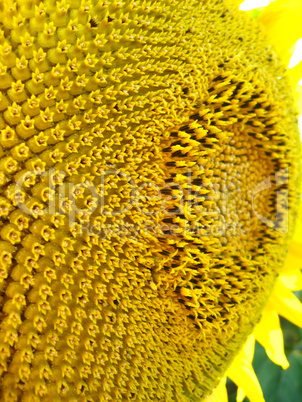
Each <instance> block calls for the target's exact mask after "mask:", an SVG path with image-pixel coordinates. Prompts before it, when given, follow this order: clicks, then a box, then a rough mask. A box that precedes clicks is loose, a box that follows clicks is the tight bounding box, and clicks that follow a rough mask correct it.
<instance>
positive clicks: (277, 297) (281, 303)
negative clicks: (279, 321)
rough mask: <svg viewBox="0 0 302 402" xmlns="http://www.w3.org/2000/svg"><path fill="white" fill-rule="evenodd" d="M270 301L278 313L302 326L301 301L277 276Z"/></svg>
mask: <svg viewBox="0 0 302 402" xmlns="http://www.w3.org/2000/svg"><path fill="white" fill-rule="evenodd" d="M270 303H271V304H273V306H274V309H275V310H276V311H277V312H278V313H279V314H280V315H282V316H283V317H285V318H286V319H288V320H289V321H291V322H292V323H293V324H295V325H298V326H299V327H302V303H301V302H300V301H299V299H298V298H297V297H296V296H295V295H294V294H293V293H292V292H291V291H290V290H289V289H287V287H286V286H285V285H284V284H283V283H282V281H281V280H280V279H279V278H278V279H277V281H276V284H275V286H274V290H273V293H272V295H271V297H270Z"/></svg>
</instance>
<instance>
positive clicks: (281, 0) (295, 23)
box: [258, 0, 302, 65]
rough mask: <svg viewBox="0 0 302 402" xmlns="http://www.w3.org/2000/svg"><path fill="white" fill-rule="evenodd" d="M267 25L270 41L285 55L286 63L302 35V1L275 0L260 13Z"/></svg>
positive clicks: (262, 21)
mask: <svg viewBox="0 0 302 402" xmlns="http://www.w3.org/2000/svg"><path fill="white" fill-rule="evenodd" d="M258 19H259V21H261V23H262V24H263V25H264V26H265V28H266V31H267V34H268V36H269V39H270V43H272V44H274V45H275V47H276V49H277V50H278V51H279V53H280V54H281V56H282V57H283V59H284V61H285V63H286V65H288V62H289V60H290V57H291V54H292V51H291V49H292V48H293V46H294V44H295V43H296V41H297V40H298V39H300V38H301V36H302V24H301V20H302V2H301V1H300V0H275V1H273V2H271V3H270V4H269V5H268V6H267V7H266V8H265V9H264V10H263V12H262V13H261V14H260V15H259V17H258Z"/></svg>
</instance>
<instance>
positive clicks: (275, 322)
mask: <svg viewBox="0 0 302 402" xmlns="http://www.w3.org/2000/svg"><path fill="white" fill-rule="evenodd" d="M254 335H255V337H256V339H257V341H258V342H259V343H260V344H261V345H262V346H263V347H264V349H265V351H266V353H267V355H268V357H269V358H270V359H271V360H272V361H273V362H274V363H276V364H278V365H280V366H282V368H283V369H287V368H288V366H289V363H288V361H287V359H286V356H285V354H284V344H283V334H282V329H281V327H280V321H279V316H278V313H277V312H276V311H275V310H274V309H273V308H272V307H271V306H270V305H267V306H266V308H265V309H264V311H263V312H262V317H261V320H260V322H259V323H258V325H257V326H256V328H255V330H254Z"/></svg>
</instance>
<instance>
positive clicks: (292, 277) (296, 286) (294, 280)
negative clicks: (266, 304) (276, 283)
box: [280, 269, 302, 291]
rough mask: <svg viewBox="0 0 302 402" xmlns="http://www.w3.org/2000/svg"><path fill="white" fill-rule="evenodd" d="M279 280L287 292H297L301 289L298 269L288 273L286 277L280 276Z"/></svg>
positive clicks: (300, 277) (301, 282)
mask: <svg viewBox="0 0 302 402" xmlns="http://www.w3.org/2000/svg"><path fill="white" fill-rule="evenodd" d="M280 280H281V282H282V283H283V284H284V285H285V286H286V287H287V289H289V290H293V291H297V290H301V289H302V273H301V271H300V270H298V269H296V270H295V271H293V272H289V273H288V274H287V275H280Z"/></svg>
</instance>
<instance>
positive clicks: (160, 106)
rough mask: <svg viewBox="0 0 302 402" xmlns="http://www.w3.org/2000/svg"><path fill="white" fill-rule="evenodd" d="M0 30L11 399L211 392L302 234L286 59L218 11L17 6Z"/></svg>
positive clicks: (8, 7) (182, 4) (233, 13)
mask: <svg viewBox="0 0 302 402" xmlns="http://www.w3.org/2000/svg"><path fill="white" fill-rule="evenodd" d="M0 20H1V21H2V22H1V23H0V75H1V79H0V88H1V95H0V130H1V131H0V145H1V149H0V157H1V159H0V180H1V196H0V215H1V228H0V236H1V242H0V267H1V268H0V272H1V284H0V286H1V291H2V295H3V298H2V308H3V313H2V314H3V315H2V317H3V321H2V323H1V330H0V352H1V353H0V368H1V372H2V398H3V400H7V401H8V400H10V401H17V400H19V399H20V398H22V400H24V401H27V400H28V401H29V400H37V401H38V400H49V399H51V398H53V399H55V400H57V399H58V398H59V399H61V398H64V399H66V400H78V398H82V397H83V398H86V399H85V400H95V399H98V398H99V396H100V395H101V400H104V401H105V400H112V401H116V400H135V399H136V400H144V399H146V398H147V399H151V400H156V399H158V400H163V399H165V400H170V401H175V400H177V401H199V400H201V399H202V398H204V397H206V396H207V395H209V394H210V393H211V391H212V390H213V388H214V387H215V386H216V385H217V384H218V382H219V380H220V378H221V377H222V376H223V374H224V373H225V371H226V369H227V368H228V366H229V365H230V363H231V362H232V360H233V359H234V357H235V355H236V354H237V353H238V351H239V350H240V349H241V347H242V345H243V344H244V342H245V341H246V339H247V337H248V335H250V333H251V332H252V329H253V327H254V326H255V325H256V323H257V322H258V321H259V319H260V315H261V312H262V310H263V307H264V305H265V303H266V301H267V299H268V297H269V295H270V293H271V291H272V287H273V284H274V281H275V279H276V277H277V276H278V274H279V272H280V269H281V266H282V264H283V262H284V259H285V255H286V252H287V249H288V246H289V241H290V238H291V235H292V231H293V226H294V220H295V217H296V214H297V198H298V194H297V190H296V188H297V183H299V175H298V167H299V166H298V159H299V153H300V147H299V140H298V128H297V115H296V111H295V109H294V107H293V100H292V96H291V93H290V90H289V89H288V88H289V86H288V79H287V77H286V71H285V68H284V67H283V66H282V64H281V63H280V60H279V59H278V57H277V56H276V54H275V52H274V51H273V50H272V48H271V46H270V45H269V44H268V43H267V42H266V40H265V39H264V38H263V36H264V35H263V31H262V30H261V29H260V28H259V26H258V25H257V24H256V23H255V22H254V21H252V20H251V19H250V18H249V17H247V16H245V15H243V14H241V13H240V12H239V11H237V9H236V8H235V7H234V6H233V5H232V4H229V2H226V1H222V0H219V1H213V0H205V1H202V2H200V1H195V0H190V1H183V0H181V1H178V0H175V1H174V0H168V1H165V2H162V1H153V2H151V3H145V2H140V1H139V2H133V1H130V0H129V1H128V0H127V1H125V2H116V1H106V2H104V1H96V0H69V1H67V0H66V1H65V0H62V1H60V2H56V1H54V0H49V1H43V2H40V1H39V2H38V1H21V0H20V1H16V2H12V1H8V0H5V1H3V2H2V3H1V4H0Z"/></svg>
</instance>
